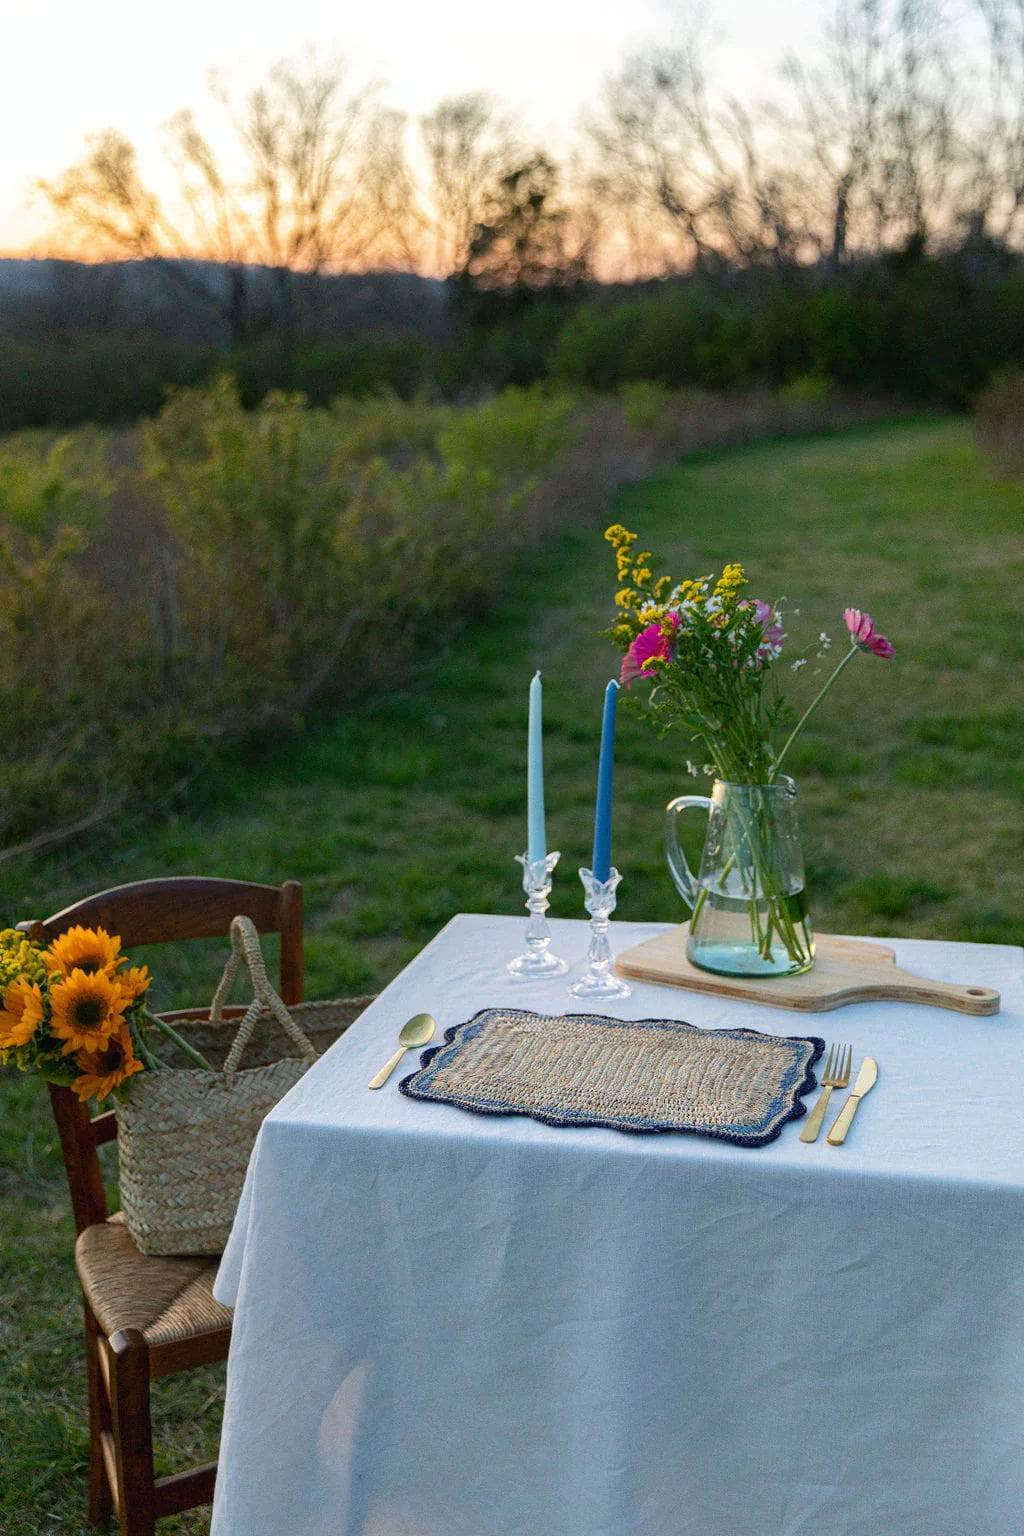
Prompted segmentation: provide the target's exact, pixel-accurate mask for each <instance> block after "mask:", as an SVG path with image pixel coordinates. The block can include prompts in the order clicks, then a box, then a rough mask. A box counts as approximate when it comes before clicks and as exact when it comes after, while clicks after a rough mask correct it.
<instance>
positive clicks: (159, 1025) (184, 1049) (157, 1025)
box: [142, 1008, 213, 1072]
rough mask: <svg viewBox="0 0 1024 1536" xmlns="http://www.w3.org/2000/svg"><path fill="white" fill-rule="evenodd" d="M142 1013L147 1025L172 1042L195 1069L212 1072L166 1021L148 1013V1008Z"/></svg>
mask: <svg viewBox="0 0 1024 1536" xmlns="http://www.w3.org/2000/svg"><path fill="white" fill-rule="evenodd" d="M142 1012H143V1015H144V1017H145V1019H146V1022H147V1024H152V1026H153V1028H154V1029H158V1030H159V1031H160V1033H161V1034H164V1035H166V1036H167V1038H168V1040H172V1041H173V1042H174V1044H175V1045H176V1046H177V1047H178V1050H179V1051H181V1053H182V1055H183V1056H187V1057H188V1059H189V1061H191V1062H194V1063H195V1065H196V1066H197V1067H202V1069H203V1071H204V1072H212V1071H213V1067H211V1065H210V1063H209V1062H208V1061H207V1059H206V1057H205V1056H203V1055H202V1054H201V1053H200V1052H199V1051H197V1050H196V1049H195V1047H194V1046H191V1045H189V1043H188V1041H187V1040H185V1039H183V1038H182V1036H181V1035H179V1034H178V1031H177V1030H176V1029H173V1028H172V1027H171V1025H170V1024H168V1022H167V1020H166V1019H161V1018H160V1017H159V1015H157V1014H155V1013H150V1011H149V1009H148V1008H143V1010H142Z"/></svg>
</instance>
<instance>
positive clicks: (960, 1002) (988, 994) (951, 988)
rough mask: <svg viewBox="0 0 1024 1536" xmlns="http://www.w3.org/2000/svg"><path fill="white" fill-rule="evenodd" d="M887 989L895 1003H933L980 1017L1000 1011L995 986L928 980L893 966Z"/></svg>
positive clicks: (888, 977)
mask: <svg viewBox="0 0 1024 1536" xmlns="http://www.w3.org/2000/svg"><path fill="white" fill-rule="evenodd" d="M885 981H886V989H887V991H888V989H889V988H890V987H891V988H892V991H891V992H890V993H889V996H890V997H892V998H893V999H894V1000H895V1001H896V1002H905V1003H925V1004H928V1003H931V1004H932V1005H933V1006H934V1007H936V1008H953V1009H955V1010H956V1012H957V1013H973V1014H975V1015H977V1016H980V1015H982V1014H988V1013H998V1012H999V993H998V992H996V991H994V990H993V988H992V987H963V986H957V985H956V983H955V982H952V981H929V979H928V978H927V977H926V976H913V975H911V973H910V972H909V971H903V970H900V968H899V966H893V969H892V971H891V972H889V973H888V974H887V975H886V978H885Z"/></svg>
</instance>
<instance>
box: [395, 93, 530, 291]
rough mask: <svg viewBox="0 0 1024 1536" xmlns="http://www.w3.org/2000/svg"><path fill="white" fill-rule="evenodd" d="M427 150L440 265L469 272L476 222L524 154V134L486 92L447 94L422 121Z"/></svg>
mask: <svg viewBox="0 0 1024 1536" xmlns="http://www.w3.org/2000/svg"><path fill="white" fill-rule="evenodd" d="M420 126H421V133H422V138H423V148H424V150H425V152H426V159H427V173H428V184H427V188H426V194H427V203H428V212H427V214H426V217H425V220H424V222H425V224H426V226H427V228H428V229H429V231H430V234H431V237H432V242H433V247H434V262H435V266H436V269H437V271H438V272H439V273H441V274H442V275H443V276H445V277H451V276H459V275H462V274H464V273H465V271H466V268H467V264H468V262H469V255H470V247H471V245H472V242H473V234H474V231H475V230H476V228H477V226H478V225H479V224H481V223H482V222H483V220H484V216H485V211H486V206H487V201H488V198H489V197H491V195H492V193H493V189H494V187H495V185H496V183H497V182H499V181H500V179H501V177H502V176H504V175H506V174H507V173H508V172H509V171H511V170H512V169H513V168H514V167H515V165H516V163H517V161H519V160H521V159H522V157H523V148H522V145H521V143H520V142H519V136H518V134H517V133H516V130H515V128H514V126H513V124H512V122H511V121H510V119H509V118H508V117H506V116H505V115H504V114H503V113H502V112H501V111H500V110H499V108H498V106H497V103H496V102H495V101H494V100H493V98H492V97H490V96H488V95H486V94H485V93H484V92H482V91H474V92H470V93H468V94H466V95H463V96H448V97H445V99H444V100H443V101H440V102H438V104H437V106H436V107H435V108H434V110H433V112H431V113H429V114H428V116H426V117H425V118H424V119H423V121H422V123H421V125H420Z"/></svg>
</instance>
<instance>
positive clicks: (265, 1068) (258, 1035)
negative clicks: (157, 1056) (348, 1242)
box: [115, 917, 372, 1254]
mask: <svg viewBox="0 0 1024 1536" xmlns="http://www.w3.org/2000/svg"><path fill="white" fill-rule="evenodd" d="M243 965H244V966H245V967H246V969H247V970H248V972H249V976H250V979H251V981H252V987H253V992H254V994H255V996H254V998H253V1001H252V1003H251V1004H250V1006H249V1008H248V1009H247V1010H246V1012H245V1015H244V1016H243V1018H242V1020H241V1022H240V1023H239V1022H238V1020H237V1019H230V1020H228V1019H225V1018H224V1016H223V1010H224V1006H225V1003H226V1002H227V999H228V997H229V995H230V992H231V988H232V986H233V984H234V981H235V978H236V976H237V975H238V972H239V970H240V969H241V968H242V966H243ZM370 1002H372V998H369V997H354V998H346V999H344V1000H341V1001H336V1002H323V1003H301V1004H299V1005H298V1006H293V1007H291V1008H286V1007H285V1005H284V1003H283V1002H282V1001H281V999H280V997H278V995H277V993H276V992H275V991H274V988H273V987H272V986H271V984H270V979H269V977H268V976H267V970H266V966H265V965H264V963H263V956H262V954H261V952H260V945H259V935H258V934H257V932H256V929H255V928H254V926H253V924H252V922H251V921H250V919H249V918H247V917H236V918H235V919H234V921H233V922H232V924H231V957H230V959H229V960H228V963H227V966H226V968H225V971H224V975H223V977H222V978H221V981H220V984H219V986H218V987H217V991H216V994H215V995H214V999H213V1005H212V1007H211V1008H210V1015H209V1019H208V1020H202V1021H200V1022H197V1023H195V1024H190V1025H189V1026H188V1038H189V1040H190V1042H191V1043H192V1044H194V1045H195V1046H196V1047H197V1048H198V1049H199V1050H200V1051H201V1052H202V1054H203V1055H204V1056H205V1057H206V1059H207V1060H208V1061H209V1062H210V1063H211V1064H212V1065H213V1066H214V1067H215V1068H218V1070H215V1071H212V1072H204V1071H202V1070H197V1069H195V1068H189V1067H184V1068H177V1069H176V1070H175V1071H168V1072H152V1071H151V1072H140V1073H139V1074H138V1075H137V1076H136V1077H134V1078H132V1080H131V1083H130V1085H129V1091H128V1093H127V1095H126V1097H125V1098H124V1099H123V1100H119V1101H118V1102H117V1103H116V1105H115V1108H116V1112H117V1146H118V1160H119V1167H120V1189H121V1208H122V1210H123V1212H124V1218H125V1221H126V1223H127V1226H128V1230H129V1232H130V1233H131V1235H132V1237H133V1238H134V1240H135V1243H136V1245H137V1246H138V1248H139V1249H140V1250H141V1251H142V1252H143V1253H147V1254H193V1253H212V1254H216V1253H221V1252H222V1251H223V1249H224V1245H225V1243H226V1242H227V1239H228V1233H229V1232H230V1231H231V1223H232V1221H233V1220H234V1215H235V1209H236V1207H237V1205H238V1198H239V1195H240V1194H241V1192H242V1182H243V1180H244V1178H245V1171H246V1168H247V1166H248V1163H249V1155H250V1153H251V1152H252V1149H253V1143H254V1142H255V1140H256V1133H257V1131H258V1130H259V1128H260V1125H261V1123H262V1121H263V1119H264V1116H265V1115H267V1114H268V1112H269V1111H270V1110H271V1109H273V1107H274V1105H275V1104H276V1103H277V1101H278V1100H279V1099H280V1098H282V1097H283V1095H284V1094H285V1093H287V1091H288V1089H289V1088H291V1087H292V1085H293V1084H294V1083H296V1082H298V1080H299V1078H300V1077H301V1076H302V1074H303V1072H305V1070H306V1068H307V1067H308V1066H310V1065H311V1064H312V1063H313V1062H314V1061H316V1059H317V1056H318V1053H319V1052H320V1051H322V1050H325V1049H326V1048H327V1046H329V1045H331V1044H332V1043H333V1042H334V1041H335V1040H336V1039H337V1038H338V1036H339V1035H341V1034H343V1033H344V1032H345V1030H346V1029H347V1028H348V1026H349V1025H350V1024H351V1023H352V1022H353V1021H354V1020H355V1019H356V1018H358V1016H359V1014H360V1013H362V1011H363V1009H364V1008H365V1007H366V1006H367V1004H368V1003H370ZM282 1034H283V1035H284V1036H285V1037H286V1039H287V1041H290V1043H291V1045H292V1047H293V1051H294V1054H292V1055H288V1056H284V1057H282V1055H281V1049H282V1045H281V1036H282ZM164 1044H165V1045H166V1044H167V1042H164ZM243 1052H245V1054H246V1061H247V1065H246V1066H245V1068H244V1069H241V1070H240V1069H239V1062H240V1061H241V1058H242V1054H243ZM161 1054H162V1055H165V1056H166V1059H167V1060H168V1062H170V1063H172V1064H176V1063H175V1053H174V1050H173V1048H172V1047H170V1048H168V1049H167V1050H166V1051H164V1049H163V1046H162V1047H161ZM183 1059H184V1058H183V1057H181V1056H180V1055H179V1056H178V1057H177V1060H183Z"/></svg>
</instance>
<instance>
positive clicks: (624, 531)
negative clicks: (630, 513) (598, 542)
mask: <svg viewBox="0 0 1024 1536" xmlns="http://www.w3.org/2000/svg"><path fill="white" fill-rule="evenodd" d="M604 536H605V538H606V539H607V540H608V543H609V544H610V545H611V546H612V548H613V549H621V548H623V547H625V548H626V549H628V548H629V546H630V545H631V544H635V543H636V541H637V535H636V534H635V533H630V532H629V530H628V528H623V526H622V524H621V523H612V525H611V527H610V528H606V529H605V531H604Z"/></svg>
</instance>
